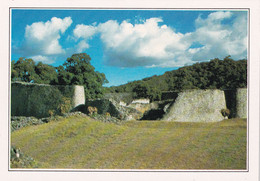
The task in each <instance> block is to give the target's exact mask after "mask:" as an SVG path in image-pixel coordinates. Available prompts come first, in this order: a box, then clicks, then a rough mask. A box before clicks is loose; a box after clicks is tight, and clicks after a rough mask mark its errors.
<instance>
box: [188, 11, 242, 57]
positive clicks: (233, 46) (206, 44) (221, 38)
mask: <svg viewBox="0 0 260 181" xmlns="http://www.w3.org/2000/svg"><path fill="white" fill-rule="evenodd" d="M231 17H233V20H232V19H231ZM223 20H229V21H230V23H228V24H224V23H223V22H222V21H223ZM195 22H196V27H197V29H196V31H195V32H193V33H192V34H191V35H190V37H189V38H190V40H191V41H192V40H193V41H197V42H199V43H200V44H201V45H203V47H201V48H199V49H196V51H195V50H192V49H191V50H189V53H190V54H191V56H192V60H194V61H205V60H209V59H212V58H217V57H218V58H224V57H225V56H227V55H231V56H232V58H234V59H242V58H246V56H247V16H246V13H243V14H241V13H240V14H237V13H231V12H214V13H211V14H209V16H208V17H207V18H206V19H201V17H198V18H197V20H196V21H195Z"/></svg>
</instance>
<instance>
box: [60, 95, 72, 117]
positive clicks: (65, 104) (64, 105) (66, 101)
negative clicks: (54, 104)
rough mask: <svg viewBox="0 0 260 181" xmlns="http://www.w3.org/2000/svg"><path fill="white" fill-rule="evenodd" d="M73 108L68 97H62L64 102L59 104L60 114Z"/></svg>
mask: <svg viewBox="0 0 260 181" xmlns="http://www.w3.org/2000/svg"><path fill="white" fill-rule="evenodd" d="M70 109H71V101H70V99H69V98H67V97H63V98H62V103H61V104H60V105H59V106H58V110H59V112H60V114H65V113H68V112H69V111H70Z"/></svg>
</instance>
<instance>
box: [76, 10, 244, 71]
mask: <svg viewBox="0 0 260 181" xmlns="http://www.w3.org/2000/svg"><path fill="white" fill-rule="evenodd" d="M225 20H229V21H230V22H229V23H223V22H224V21H225ZM195 26H196V30H195V31H194V32H189V33H186V34H182V33H177V32H175V31H174V29H172V28H171V27H169V26H167V25H166V24H163V19H162V18H150V19H146V20H144V21H139V22H135V24H132V23H130V22H128V21H123V22H121V23H118V22H117V21H115V20H109V21H107V22H105V23H100V24H98V25H83V24H81V25H77V26H76V28H75V29H74V37H75V38H76V39H81V41H80V42H79V43H78V45H77V47H79V48H78V49H80V50H81V51H83V50H84V49H87V48H88V47H89V44H88V41H89V39H90V38H91V37H92V36H94V35H96V34H99V35H100V39H101V41H102V43H103V48H104V57H105V63H107V64H108V65H112V66H119V67H136V66H146V67H179V66H183V65H187V64H192V63H194V61H207V60H210V59H212V58H216V57H218V58H224V57H225V56H227V55H231V56H232V58H235V59H238V58H246V55H247V16H246V13H242V14H241V13H238V14H235V13H233V12H229V11H228V12H213V13H211V14H209V15H208V17H207V18H204V19H203V18H202V17H201V16H199V17H198V18H197V19H196V21H195ZM194 43H197V44H200V45H201V46H199V47H193V46H192V45H193V44H194Z"/></svg>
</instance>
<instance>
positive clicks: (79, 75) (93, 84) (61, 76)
mask: <svg viewBox="0 0 260 181" xmlns="http://www.w3.org/2000/svg"><path fill="white" fill-rule="evenodd" d="M90 61H91V58H90V56H89V55H87V54H86V53H80V54H73V55H72V56H71V57H69V58H67V60H66V61H65V63H64V64H63V66H60V67H58V68H57V70H58V84H61V85H68V84H70V85H83V86H84V87H85V93H86V97H87V98H98V97H101V96H102V94H103V92H104V88H103V87H102V85H103V84H105V83H108V80H107V79H106V76H105V74H103V73H100V72H98V71H95V68H94V67H93V66H92V65H91V64H90Z"/></svg>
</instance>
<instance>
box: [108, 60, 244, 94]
mask: <svg viewBox="0 0 260 181" xmlns="http://www.w3.org/2000/svg"><path fill="white" fill-rule="evenodd" d="M245 87H247V60H246V59H243V60H237V61H235V60H233V59H231V58H230V56H228V57H226V58H224V60H220V59H218V58H215V59H213V60H211V61H209V62H201V63H195V64H193V65H191V66H184V67H181V68H179V69H177V70H172V71H168V72H165V73H164V74H163V75H160V76H156V75H155V76H152V77H148V78H144V79H142V80H139V81H133V82H129V83H127V84H124V85H120V86H113V87H109V88H106V92H109V93H114V92H133V93H134V94H135V95H136V97H145V96H144V95H148V97H150V98H151V99H159V97H160V96H158V95H160V92H162V91H181V90H185V89H222V90H224V89H236V88H245ZM151 94H153V95H151Z"/></svg>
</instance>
